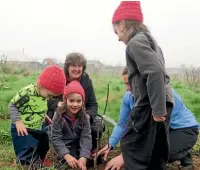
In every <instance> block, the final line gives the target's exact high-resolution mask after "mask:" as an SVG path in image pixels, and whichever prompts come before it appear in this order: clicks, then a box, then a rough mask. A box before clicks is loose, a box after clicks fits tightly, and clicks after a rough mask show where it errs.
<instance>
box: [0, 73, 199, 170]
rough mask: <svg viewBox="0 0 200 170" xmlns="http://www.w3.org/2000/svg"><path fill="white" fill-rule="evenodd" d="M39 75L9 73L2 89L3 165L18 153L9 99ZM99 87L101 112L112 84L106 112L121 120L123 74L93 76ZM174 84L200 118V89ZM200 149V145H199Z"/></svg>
mask: <svg viewBox="0 0 200 170" xmlns="http://www.w3.org/2000/svg"><path fill="white" fill-rule="evenodd" d="M36 75H37V74H33V75H29V76H22V75H19V74H18V75H14V74H11V75H9V74H7V75H5V83H4V87H3V88H2V89H1V90H0V169H4V170H6V169H14V166H15V155H14V152H13V147H12V143H11V137H10V120H9V113H8V108H7V106H8V103H9V101H10V100H11V98H12V96H14V95H15V93H16V92H17V91H18V90H19V89H20V88H22V87H24V86H26V85H28V84H29V83H32V82H34V81H35V80H36ZM91 77H92V80H93V84H94V87H95V93H96V97H97V101H98V103H99V112H100V113H102V112H103V110H104V107H105V102H106V95H107V85H108V84H109V87H110V95H109V101H108V106H107V110H106V114H107V115H108V116H109V117H111V118H113V119H114V120H115V121H117V120H118V116H119V109H120V104H121V99H122V96H123V94H124V91H125V86H124V85H123V82H122V80H121V79H120V77H111V76H98V77H96V76H91ZM172 86H173V88H174V89H176V91H177V92H178V93H179V94H180V95H181V96H182V98H183V100H184V102H185V104H186V106H187V107H188V108H189V109H190V110H191V111H193V112H194V114H195V116H196V118H197V120H198V121H199V122H200V91H198V90H197V89H196V90H194V89H191V88H189V87H187V86H186V85H184V84H183V83H180V82H178V81H172ZM196 149H199V145H197V146H196Z"/></svg>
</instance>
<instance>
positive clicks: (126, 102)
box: [109, 91, 134, 147]
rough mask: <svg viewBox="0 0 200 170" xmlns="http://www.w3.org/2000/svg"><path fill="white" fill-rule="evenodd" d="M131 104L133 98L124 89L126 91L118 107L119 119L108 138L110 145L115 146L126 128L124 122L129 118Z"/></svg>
mask: <svg viewBox="0 0 200 170" xmlns="http://www.w3.org/2000/svg"><path fill="white" fill-rule="evenodd" d="M133 105H134V98H133V96H132V94H131V92H130V91H126V93H125V94H124V96H123V100H122V104H121V108H120V115H119V121H118V123H117V125H116V126H115V128H114V129H113V131H112V134H111V136H110V138H109V144H110V145H111V146H112V147H115V146H116V145H117V144H118V142H119V141H120V139H121V137H122V135H123V133H124V131H125V129H126V124H127V121H128V118H129V114H130V111H131V109H132V108H133Z"/></svg>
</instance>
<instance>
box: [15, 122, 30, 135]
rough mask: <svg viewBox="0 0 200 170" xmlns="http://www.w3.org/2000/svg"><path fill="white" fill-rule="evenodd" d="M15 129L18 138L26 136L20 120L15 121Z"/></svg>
mask: <svg viewBox="0 0 200 170" xmlns="http://www.w3.org/2000/svg"><path fill="white" fill-rule="evenodd" d="M15 125H16V128H17V134H18V136H24V135H28V132H27V129H26V128H25V126H24V124H23V122H22V121H21V120H17V121H16V122H15Z"/></svg>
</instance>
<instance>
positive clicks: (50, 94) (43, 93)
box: [39, 87, 59, 99]
mask: <svg viewBox="0 0 200 170" xmlns="http://www.w3.org/2000/svg"><path fill="white" fill-rule="evenodd" d="M39 91H40V95H41V96H42V97H44V98H46V99H52V98H53V97H55V96H58V95H59V94H55V93H53V92H51V91H49V90H48V89H46V88H43V87H40V88H39Z"/></svg>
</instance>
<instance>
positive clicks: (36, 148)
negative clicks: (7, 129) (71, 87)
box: [9, 65, 66, 166]
mask: <svg viewBox="0 0 200 170" xmlns="http://www.w3.org/2000/svg"><path fill="white" fill-rule="evenodd" d="M65 82H66V78H65V75H64V72H63V70H62V69H61V68H60V67H58V66H57V65H53V66H49V67H47V68H45V69H44V70H43V71H42V72H41V74H40V75H39V77H38V79H37V82H36V83H34V84H31V85H28V86H26V87H24V88H22V89H21V90H20V91H19V92H18V93H17V94H16V95H15V96H14V97H13V99H12V100H11V102H10V104H9V110H10V116H11V120H12V124H11V135H12V142H13V146H14V150H15V154H16V157H17V163H18V164H21V165H30V164H32V163H34V162H36V161H39V162H40V163H41V164H43V165H44V166H51V164H50V162H48V161H46V160H45V156H46V153H47V152H48V150H49V139H48V135H47V134H46V133H45V132H44V131H42V130H41V129H42V128H41V127H42V123H43V120H44V118H45V113H46V111H47V100H46V99H50V98H52V97H54V96H57V95H60V94H62V93H63V91H64V87H65Z"/></svg>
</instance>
